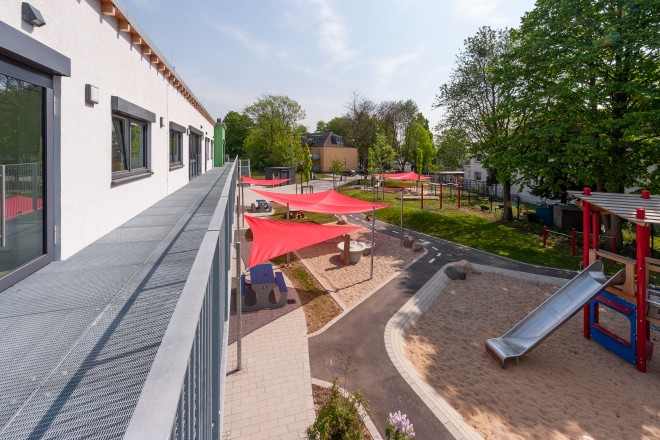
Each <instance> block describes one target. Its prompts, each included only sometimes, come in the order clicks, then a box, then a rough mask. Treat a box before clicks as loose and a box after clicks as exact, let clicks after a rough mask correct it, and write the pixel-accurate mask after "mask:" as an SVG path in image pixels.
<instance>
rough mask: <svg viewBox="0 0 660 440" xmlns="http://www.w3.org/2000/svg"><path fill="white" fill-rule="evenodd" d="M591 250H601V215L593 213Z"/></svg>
mask: <svg viewBox="0 0 660 440" xmlns="http://www.w3.org/2000/svg"><path fill="white" fill-rule="evenodd" d="M591 248H592V249H596V250H598V249H599V248H600V213H598V212H592V213H591Z"/></svg>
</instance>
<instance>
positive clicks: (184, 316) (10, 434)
mask: <svg viewBox="0 0 660 440" xmlns="http://www.w3.org/2000/svg"><path fill="white" fill-rule="evenodd" d="M236 171H237V170H236V167H235V166H234V163H229V164H227V165H225V166H224V167H222V168H216V169H213V170H211V171H209V172H208V173H206V174H203V175H200V176H199V177H197V178H196V179H195V180H194V181H192V182H190V183H189V184H188V185H186V186H185V187H183V188H181V189H180V190H178V191H176V192H175V193H173V194H171V195H169V196H167V197H165V198H164V199H162V200H161V201H159V202H158V203H156V204H154V205H153V206H151V207H150V208H148V209H147V210H145V211H144V212H142V213H141V214H139V215H138V216H136V217H134V218H133V219H131V220H130V221H128V222H127V223H125V224H124V225H122V226H120V227H119V228H117V229H115V230H113V231H112V232H110V233H109V234H107V235H105V236H104V237H102V238H100V239H99V240H97V241H96V242H95V243H92V244H91V245H89V246H88V247H86V248H85V249H83V250H81V251H80V252H78V253H77V254H76V255H74V256H72V257H71V258H69V259H67V260H66V261H58V262H54V263H51V264H50V265H48V266H47V267H45V268H43V269H42V270H40V271H38V272H36V273H35V274H33V275H31V276H29V277H28V278H26V279H24V280H22V281H21V282H19V283H18V284H16V285H14V286H12V287H10V288H9V289H7V290H5V291H4V292H1V293H0V334H1V335H2V344H1V345H0V353H1V356H0V438H3V439H25V438H94V439H106V438H108V439H110V438H112V439H116V438H122V437H123V438H128V439H155V438H181V439H185V438H219V437H220V432H221V424H222V420H221V417H220V416H219V415H221V414H222V406H223V401H222V399H223V394H224V392H223V390H224V378H225V359H226V352H225V350H226V346H227V322H228V317H229V303H228V301H229V291H230V284H231V275H230V265H231V261H230V260H231V259H230V254H231V249H232V246H231V244H232V241H233V231H232V219H233V216H232V213H233V211H234V201H235V184H234V182H235V181H236Z"/></svg>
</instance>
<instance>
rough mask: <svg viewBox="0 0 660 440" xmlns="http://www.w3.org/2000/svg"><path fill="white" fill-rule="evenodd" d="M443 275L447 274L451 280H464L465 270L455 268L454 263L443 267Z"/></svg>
mask: <svg viewBox="0 0 660 440" xmlns="http://www.w3.org/2000/svg"><path fill="white" fill-rule="evenodd" d="M445 275H447V276H448V277H449V279H451V280H464V279H465V278H466V277H467V275H466V273H465V272H463V271H462V270H460V269H457V268H456V266H454V265H452V266H449V267H447V268H446V269H445Z"/></svg>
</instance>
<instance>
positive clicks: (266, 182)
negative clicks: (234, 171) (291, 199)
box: [241, 176, 293, 186]
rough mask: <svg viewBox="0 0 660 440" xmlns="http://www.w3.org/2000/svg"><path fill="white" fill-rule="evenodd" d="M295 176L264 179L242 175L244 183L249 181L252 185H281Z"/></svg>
mask: <svg viewBox="0 0 660 440" xmlns="http://www.w3.org/2000/svg"><path fill="white" fill-rule="evenodd" d="M292 179H293V177H291V178H288V179H275V180H264V179H253V178H251V177H247V176H241V180H243V183H249V184H250V185H261V186H274V185H279V184H280V183H284V182H288V181H289V180H292Z"/></svg>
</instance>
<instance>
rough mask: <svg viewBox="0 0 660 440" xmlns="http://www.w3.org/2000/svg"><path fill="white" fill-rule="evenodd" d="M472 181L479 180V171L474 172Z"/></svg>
mask: <svg viewBox="0 0 660 440" xmlns="http://www.w3.org/2000/svg"><path fill="white" fill-rule="evenodd" d="M474 180H481V171H475V172H474Z"/></svg>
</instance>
